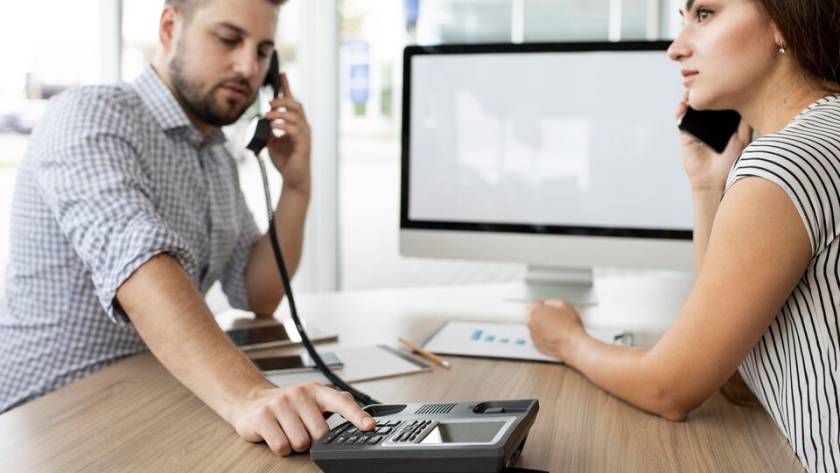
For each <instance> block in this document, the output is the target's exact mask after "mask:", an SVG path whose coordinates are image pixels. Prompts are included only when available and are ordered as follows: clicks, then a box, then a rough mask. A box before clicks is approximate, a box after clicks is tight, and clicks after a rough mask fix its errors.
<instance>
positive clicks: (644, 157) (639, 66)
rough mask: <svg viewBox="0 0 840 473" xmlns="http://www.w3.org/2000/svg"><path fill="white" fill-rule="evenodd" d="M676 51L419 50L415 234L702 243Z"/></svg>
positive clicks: (413, 92) (407, 177) (406, 161)
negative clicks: (448, 231)
mask: <svg viewBox="0 0 840 473" xmlns="http://www.w3.org/2000/svg"><path fill="white" fill-rule="evenodd" d="M652 44H655V48H654V49H653V50H651V45H652ZM666 46H667V45H666V44H665V43H643V46H642V47H643V48H647V50H633V49H631V50H608V49H609V48H614V47H616V46H610V45H608V44H601V45H600V46H595V45H593V44H592V43H589V44H588V46H587V45H583V46H581V45H578V46H577V47H576V48H575V47H574V46H573V48H574V49H580V48H581V47H582V48H583V49H587V48H590V49H598V50H588V51H579V50H578V51H556V50H555V51H533V50H527V51H504V52H487V51H486V50H485V51H482V50H481V49H480V48H481V47H480V46H477V47H475V48H477V49H476V51H475V52H473V51H470V47H461V48H466V51H463V50H461V49H458V48H456V50H457V51H459V52H453V51H452V50H449V51H446V48H445V47H443V49H437V50H436V49H435V48H431V49H428V48H425V49H424V48H417V50H416V51H415V52H416V54H415V53H409V52H408V51H407V54H406V61H410V65H408V67H406V72H407V73H410V77H406V81H407V85H406V89H405V93H406V101H405V102H404V103H405V105H406V106H407V107H406V108H407V110H404V112H403V113H404V122H405V123H404V128H403V136H404V143H403V146H404V147H403V154H404V156H403V173H404V175H403V185H404V188H403V196H402V198H403V219H402V221H403V227H410V228H441V226H440V225H441V224H443V225H446V224H455V225H456V227H458V228H461V229H468V230H487V229H490V228H491V227H492V225H493V224H502V225H507V226H509V227H511V228H518V230H515V231H534V232H546V231H548V232H549V233H567V232H569V231H571V232H572V233H582V234H587V233H588V231H595V234H603V235H613V233H611V231H612V230H616V231H617V232H618V233H616V234H614V235H615V236H642V237H644V236H649V237H660V238H661V237H666V238H690V235H689V233H690V229H691V226H692V211H691V200H690V198H691V196H690V191H689V186H688V181H687V178H686V176H685V173H684V171H683V167H682V162H681V159H680V147H679V135H678V132H677V128H676V123H675V110H676V107H677V104H678V102H679V100H680V96H681V94H682V85H681V79H680V76H679V65H678V64H674V63H672V62H671V61H669V60H668V58H667V55H666V53H665V47H666ZM554 47H557V45H554ZM618 47H622V48H632V46H628V45H626V44H625V45H623V46H618ZM510 48H514V49H515V46H510ZM537 48H538V47H537ZM440 51H445V52H444V53H441V52H440ZM406 140H407V143H406ZM406 154H407V156H406ZM406 173H407V174H406ZM405 187H407V188H408V189H407V191H406V189H405ZM406 199H407V201H406ZM458 224H466V226H465V225H460V226H458ZM519 227H521V228H519ZM546 229H548V230H546ZM598 230H601V231H602V232H601V233H598ZM636 230H638V232H636ZM622 231H623V233H622ZM650 231H653V232H654V233H653V234H651V232H650ZM604 232H605V233H604Z"/></svg>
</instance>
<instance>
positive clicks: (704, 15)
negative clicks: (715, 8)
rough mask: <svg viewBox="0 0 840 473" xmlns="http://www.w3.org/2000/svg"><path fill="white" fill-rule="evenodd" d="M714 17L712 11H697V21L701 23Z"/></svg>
mask: <svg viewBox="0 0 840 473" xmlns="http://www.w3.org/2000/svg"><path fill="white" fill-rule="evenodd" d="M711 16H712V11H711V10H707V9H705V8H701V9H698V10H697V21H699V22H700V23H702V22H704V21H706V20H708V19H709V18H710V17H711Z"/></svg>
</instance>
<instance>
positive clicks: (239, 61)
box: [234, 48, 259, 81]
mask: <svg viewBox="0 0 840 473" xmlns="http://www.w3.org/2000/svg"><path fill="white" fill-rule="evenodd" d="M234 69H235V72H236V73H237V74H238V75H240V76H241V77H245V78H247V79H248V80H249V81H250V80H251V78H253V77H254V75H255V74H256V73H257V71H258V70H259V58H257V55H256V53H252V52H250V51H248V49H247V48H241V49H240V50H239V51H238V52H237V55H236V59H235V62H234Z"/></svg>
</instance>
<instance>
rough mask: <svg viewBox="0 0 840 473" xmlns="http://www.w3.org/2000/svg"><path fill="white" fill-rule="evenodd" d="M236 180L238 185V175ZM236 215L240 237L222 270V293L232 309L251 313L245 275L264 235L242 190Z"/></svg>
mask: <svg viewBox="0 0 840 473" xmlns="http://www.w3.org/2000/svg"><path fill="white" fill-rule="evenodd" d="M236 180H237V183H238V180H239V176H238V173H237V176H236ZM236 215H237V227H238V228H239V235H238V238H237V241H236V246H235V247H234V249H233V253H232V254H231V257H230V260H229V261H228V263H227V265H225V268H224V269H223V270H222V274H221V277H220V281H221V283H222V291H223V292H224V293H225V296H227V299H228V303H229V304H230V305H231V307H234V308H237V309H241V310H247V311H250V310H251V304H250V303H249V302H248V286H247V285H246V283H245V273H246V271H247V269H248V262H249V261H250V258H251V251H252V250H253V249H254V246H255V245H256V244H257V243H258V242H259V241H260V239H261V238H262V233H261V232H260V230H259V228H257V224H256V222H254V216H253V214H252V213H251V210H250V209H249V208H248V204H247V202H246V201H245V196H244V195H242V191H241V190H240V189H237V192H236Z"/></svg>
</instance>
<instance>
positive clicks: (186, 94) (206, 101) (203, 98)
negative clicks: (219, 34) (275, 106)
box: [169, 51, 254, 127]
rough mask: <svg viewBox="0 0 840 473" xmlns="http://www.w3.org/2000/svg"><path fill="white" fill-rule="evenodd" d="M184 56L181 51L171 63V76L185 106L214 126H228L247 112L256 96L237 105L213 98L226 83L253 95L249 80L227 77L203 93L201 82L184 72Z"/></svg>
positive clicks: (200, 118)
mask: <svg viewBox="0 0 840 473" xmlns="http://www.w3.org/2000/svg"><path fill="white" fill-rule="evenodd" d="M182 57H183V55H182V54H180V51H179V54H178V55H177V56H176V57H175V58H174V59H173V60H172V62H171V63H170V65H169V78H170V79H171V80H172V85H173V86H174V87H175V91H176V92H177V93H178V95H180V96H181V100H182V102H183V104H184V106H186V107H188V108H189V111H190V112H191V113H192V114H193V115H195V116H196V117H197V118H198V119H199V120H201V121H203V122H204V123H207V124H209V125H212V126H218V127H222V126H227V125H230V124H232V123H234V122H236V121H237V120H239V117H241V116H242V114H243V113H245V111H246V110H247V109H248V107H249V106H250V105H251V102H253V99H254V97H253V96H251V98H250V99H249V100H245V101H243V102H242V103H241V104H239V105H238V106H235V105H233V104H232V103H230V102H228V101H223V102H224V103H222V104H219V103H217V102H216V100H214V99H213V93H214V92H215V91H217V90H218V89H219V88H220V87H222V86H223V85H224V84H230V85H235V86H236V87H238V88H240V89H243V90H245V93H246V94H248V95H251V86H250V84H248V82H247V80H245V79H241V78H232V79H227V80H224V81H221V82H219V84H217V85H215V86H213V87H212V88H211V89H210V90H209V92H207V93H203V92H202V86H201V84H199V83H197V82H193V81H190V80H189V79H187V76H186V75H185V74H184V63H183V60H182Z"/></svg>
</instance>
